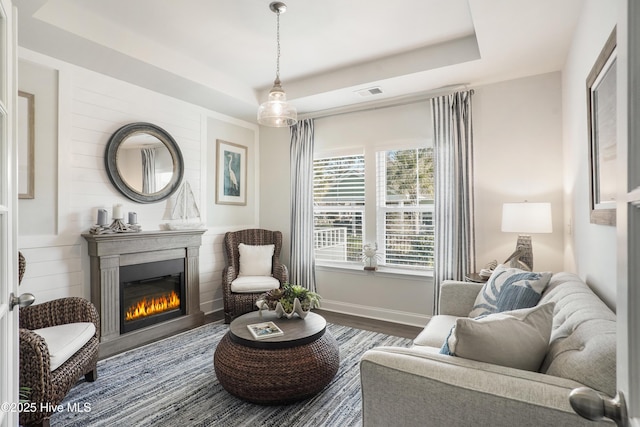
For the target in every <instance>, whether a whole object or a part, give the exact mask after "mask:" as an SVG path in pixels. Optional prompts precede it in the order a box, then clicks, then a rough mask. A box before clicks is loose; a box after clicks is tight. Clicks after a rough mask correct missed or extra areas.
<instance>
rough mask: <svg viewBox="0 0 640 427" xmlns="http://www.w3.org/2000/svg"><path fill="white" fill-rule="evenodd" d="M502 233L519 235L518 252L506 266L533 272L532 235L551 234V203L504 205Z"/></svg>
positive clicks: (507, 260) (510, 258)
mask: <svg viewBox="0 0 640 427" xmlns="http://www.w3.org/2000/svg"><path fill="white" fill-rule="evenodd" d="M502 231H503V232H506V233H519V236H518V242H517V243H516V250H515V252H513V253H512V254H511V255H510V256H509V258H507V259H506V260H505V262H504V264H507V263H509V266H510V267H516V268H520V269H523V270H528V271H533V247H532V245H531V233H551V232H552V231H553V228H552V225H551V203H529V202H522V203H504V204H503V205H502Z"/></svg>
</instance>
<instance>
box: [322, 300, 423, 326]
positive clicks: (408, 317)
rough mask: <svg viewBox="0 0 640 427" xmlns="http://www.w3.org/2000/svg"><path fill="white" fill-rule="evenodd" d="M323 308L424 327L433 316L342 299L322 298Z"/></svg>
mask: <svg viewBox="0 0 640 427" xmlns="http://www.w3.org/2000/svg"><path fill="white" fill-rule="evenodd" d="M321 305H322V307H321V308H322V309H323V310H327V311H333V312H336V313H341V314H349V315H352V316H359V317H366V318H369V319H375V320H382V321H386V322H394V323H399V324H402V325H409V326H417V327H420V328H422V327H424V325H426V324H427V323H428V322H429V319H431V316H428V315H423V314H417V313H409V312H405V311H397V310H388V309H384V308H380V307H370V306H365V305H358V304H349V303H344V302H341V301H330V300H326V299H323V300H322V303H321Z"/></svg>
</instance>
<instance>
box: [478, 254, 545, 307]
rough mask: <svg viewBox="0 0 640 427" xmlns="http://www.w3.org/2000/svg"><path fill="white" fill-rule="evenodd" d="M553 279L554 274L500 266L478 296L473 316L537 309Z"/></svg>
mask: <svg viewBox="0 0 640 427" xmlns="http://www.w3.org/2000/svg"><path fill="white" fill-rule="evenodd" d="M550 278H551V272H544V273H534V272H531V271H524V270H520V269H519V268H510V267H507V266H506V265H503V264H500V265H499V266H498V267H497V268H496V269H495V270H494V271H493V274H491V277H490V278H489V280H488V281H487V283H485V284H484V286H483V287H482V290H481V291H480V293H478V296H477V297H476V301H475V304H474V306H473V309H472V310H471V312H470V313H469V317H478V316H483V315H487V314H491V313H499V312H501V311H508V310H517V309H520V308H529V307H533V306H534V305H536V304H537V303H538V301H540V295H541V294H542V291H544V289H545V288H546V286H547V284H548V283H549V279H550Z"/></svg>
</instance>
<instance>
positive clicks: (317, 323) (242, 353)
mask: <svg viewBox="0 0 640 427" xmlns="http://www.w3.org/2000/svg"><path fill="white" fill-rule="evenodd" d="M269 321H272V322H274V323H275V324H276V325H277V326H278V327H279V328H280V329H281V330H282V331H283V332H284V334H283V335H280V336H275V337H269V338H265V339H260V340H259V339H255V338H254V337H253V336H252V335H251V333H250V332H249V329H248V328H247V325H251V324H256V323H262V322H269ZM213 365H214V368H215V372H216V376H217V377H218V381H220V384H221V385H222V386H223V387H224V388H225V390H227V391H228V392H229V393H231V394H233V395H234V396H237V397H239V398H241V399H244V400H247V401H250V402H253V403H260V404H283V403H291V402H294V401H298V400H302V399H306V398H308V397H311V396H313V395H315V394H317V393H319V392H320V391H321V390H322V389H324V388H325V387H326V386H327V384H329V383H330V382H331V380H332V379H333V377H334V376H335V374H336V372H337V371H338V367H339V365H340V355H339V350H338V344H337V342H336V340H335V338H334V337H333V336H332V335H331V334H330V333H329V332H328V331H327V330H326V321H325V320H324V318H323V317H322V316H320V315H317V314H315V313H309V314H308V315H307V317H306V318H305V319H299V318H293V319H277V318H276V317H275V314H273V313H272V312H263V314H262V315H260V314H259V313H258V312H252V313H248V314H245V315H243V316H240V317H238V318H237V319H235V320H234V321H233V322H232V323H231V326H230V329H229V332H227V334H226V335H225V336H224V337H223V338H222V340H221V341H220V343H219V344H218V346H217V348H216V350H215V353H214V356H213Z"/></svg>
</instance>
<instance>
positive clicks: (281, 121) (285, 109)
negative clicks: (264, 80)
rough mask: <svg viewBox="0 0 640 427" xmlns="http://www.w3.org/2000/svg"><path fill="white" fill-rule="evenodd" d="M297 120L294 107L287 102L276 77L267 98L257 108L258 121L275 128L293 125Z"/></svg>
mask: <svg viewBox="0 0 640 427" xmlns="http://www.w3.org/2000/svg"><path fill="white" fill-rule="evenodd" d="M297 121H298V113H297V112H296V107H294V106H293V105H291V104H289V103H288V102H287V95H286V94H285V93H284V90H283V89H282V86H280V79H278V78H276V80H275V81H274V82H273V87H272V88H271V90H270V91H269V98H268V100H267V101H266V102H263V103H262V104H261V105H260V107H259V108H258V123H260V124H261V125H264V126H271V127H276V128H281V127H286V126H293V125H295V124H296V122H297Z"/></svg>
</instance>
